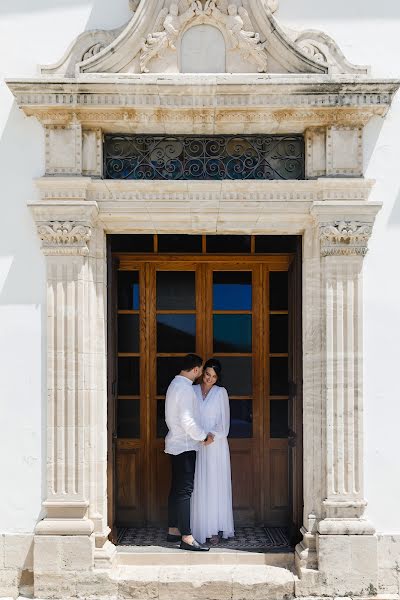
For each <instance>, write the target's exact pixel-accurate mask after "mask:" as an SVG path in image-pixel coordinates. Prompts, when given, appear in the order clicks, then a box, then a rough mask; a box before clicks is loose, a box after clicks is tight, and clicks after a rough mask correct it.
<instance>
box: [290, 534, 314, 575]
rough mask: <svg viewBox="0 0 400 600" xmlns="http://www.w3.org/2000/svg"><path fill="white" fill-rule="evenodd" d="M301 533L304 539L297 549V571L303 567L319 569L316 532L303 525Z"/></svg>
mask: <svg viewBox="0 0 400 600" xmlns="http://www.w3.org/2000/svg"><path fill="white" fill-rule="evenodd" d="M300 533H301V534H302V536H303V539H302V540H301V542H300V543H299V544H297V546H296V549H295V564H296V569H297V571H300V570H301V569H318V556H317V544H316V537H315V534H313V533H310V532H309V531H307V530H306V528H305V527H302V528H301V530H300Z"/></svg>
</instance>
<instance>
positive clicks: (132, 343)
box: [118, 315, 139, 352]
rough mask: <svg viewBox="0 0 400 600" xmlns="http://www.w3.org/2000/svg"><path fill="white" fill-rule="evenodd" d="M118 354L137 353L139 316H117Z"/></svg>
mask: <svg viewBox="0 0 400 600" xmlns="http://www.w3.org/2000/svg"><path fill="white" fill-rule="evenodd" d="M118 352H139V315H118Z"/></svg>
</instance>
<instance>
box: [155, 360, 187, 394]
mask: <svg viewBox="0 0 400 600" xmlns="http://www.w3.org/2000/svg"><path fill="white" fill-rule="evenodd" d="M181 368H182V357H180V356H168V357H161V358H157V396H164V395H165V394H166V392H167V388H168V386H169V384H170V383H171V381H172V380H173V378H174V377H175V375H179V373H180V371H181Z"/></svg>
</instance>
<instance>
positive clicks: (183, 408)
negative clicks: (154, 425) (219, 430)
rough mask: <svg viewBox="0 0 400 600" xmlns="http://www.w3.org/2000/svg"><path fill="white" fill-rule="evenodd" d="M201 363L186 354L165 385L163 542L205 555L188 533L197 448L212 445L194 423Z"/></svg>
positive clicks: (194, 355) (210, 440) (203, 548)
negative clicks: (168, 474)
mask: <svg viewBox="0 0 400 600" xmlns="http://www.w3.org/2000/svg"><path fill="white" fill-rule="evenodd" d="M202 370H203V359H202V358H200V356H197V355H196V354H188V355H187V356H185V357H184V358H183V359H182V370H181V372H180V374H179V375H177V376H176V377H175V378H174V379H173V380H172V382H171V383H170V385H169V388H168V390H167V396H166V398H165V421H166V423H167V426H168V434H167V436H166V438H165V452H166V453H167V454H169V455H170V456H171V467H172V479H171V491H170V493H169V497H168V528H169V529H168V535H167V541H169V542H177V541H180V542H181V544H180V548H181V549H182V550H193V551H207V550H209V548H208V547H207V546H204V545H202V544H199V542H197V540H195V539H194V537H193V536H192V532H191V529H190V499H191V496H192V492H193V484H194V471H195V466H196V450H198V449H199V446H200V444H204V445H206V446H207V445H208V444H212V442H213V441H214V436H213V435H212V434H211V433H208V434H207V433H206V432H205V431H203V429H202V428H201V427H200V425H199V424H198V421H197V419H196V416H197V415H196V413H197V410H196V405H197V402H196V396H195V393H194V390H193V387H192V386H193V382H194V381H195V380H196V379H197V378H198V377H200V375H201V373H202Z"/></svg>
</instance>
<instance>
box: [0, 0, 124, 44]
mask: <svg viewBox="0 0 400 600" xmlns="http://www.w3.org/2000/svg"><path fill="white" fill-rule="evenodd" d="M85 6H87V7H88V10H89V7H90V6H91V7H92V8H91V11H90V15H89V18H88V21H87V24H86V27H85V28H84V30H86V31H88V30H90V29H113V28H114V27H118V26H119V25H123V24H124V23H126V22H127V21H128V20H129V19H130V18H131V17H132V13H131V11H130V10H129V0H113V1H112V10H110V2H109V0H14V2H11V1H8V0H2V1H1V2H0V18H1V16H2V15H4V16H6V15H10V16H12V15H13V14H24V13H25V14H30V13H38V12H46V11H57V10H65V9H74V8H78V7H83V8H84V7H85ZM82 31H83V30H82ZM71 41H72V40H71Z"/></svg>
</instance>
